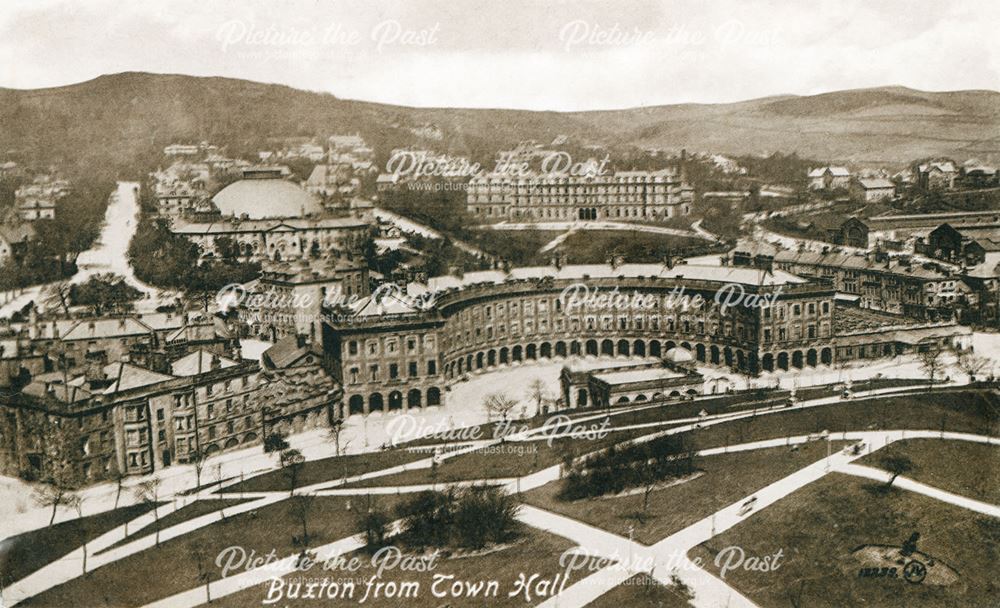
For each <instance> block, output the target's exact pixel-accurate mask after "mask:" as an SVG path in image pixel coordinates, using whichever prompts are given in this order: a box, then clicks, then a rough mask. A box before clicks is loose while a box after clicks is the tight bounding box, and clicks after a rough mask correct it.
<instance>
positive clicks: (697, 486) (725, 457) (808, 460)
mask: <svg viewBox="0 0 1000 608" xmlns="http://www.w3.org/2000/svg"><path fill="white" fill-rule="evenodd" d="M832 444H833V445H832V446H831V447H832V449H833V450H837V449H840V448H842V447H843V446H844V445H846V444H845V443H842V442H837V441H834V442H832ZM826 451H827V446H826V442H824V441H816V442H812V443H808V444H805V445H802V446H800V447H799V449H798V450H796V451H792V450H791V449H790V448H787V447H780V448H768V449H764V450H753V451H750V452H736V453H733V454H718V455H715V456H705V457H700V458H696V459H695V467H696V468H698V469H699V470H701V471H703V472H704V474H703V475H701V476H700V477H698V478H696V479H692V480H690V481H687V482H685V483H681V484H678V485H675V486H671V487H666V488H661V489H658V490H654V491H653V492H652V494H650V496H649V508H648V511H647V513H646V515H645V517H644V520H645V521H644V523H639V522H638V521H637V520H636V517H635V516H636V515H637V514H641V513H642V504H643V496H642V493H641V492H640V493H638V494H633V495H631V496H620V497H602V498H596V499H584V500H575V501H564V500H560V499H559V497H558V495H559V492H560V491H561V490H562V486H563V482H562V481H561V480H560V481H554V482H552V483H549V484H546V485H544V486H542V487H540V488H536V489H534V490H531V491H530V492H526V493H525V494H524V500H525V502H527V503H528V504H531V505H534V506H536V507H539V508H542V509H546V510H549V511H554V512H556V513H561V514H563V515H566V516H567V517H572V518H574V519H579V520H580V521H583V522H586V523H588V524H590V525H592V526H595V527H597V528H601V529H604V530H607V531H609V532H613V533H615V534H624V533H625V530H626V529H627V528H628V527H629V526H630V525H634V526H635V531H634V538H635V540H637V541H638V542H641V543H644V544H647V545H652V544H654V543H656V542H658V541H660V540H662V539H663V538H665V537H667V536H669V535H670V534H673V533H674V532H677V531H679V530H682V529H684V528H686V527H687V526H690V525H691V524H693V523H695V522H697V521H699V520H701V519H703V518H705V517H708V516H709V515H711V514H712V513H714V512H715V511H718V510H719V509H721V508H722V507H724V506H726V505H728V504H730V503H733V502H735V501H737V500H739V499H741V498H743V497H744V496H747V495H749V494H752V493H753V492H755V491H757V490H759V489H760V488H763V487H764V486H766V485H768V484H770V483H773V482H775V481H777V480H779V479H781V478H782V477H786V476H788V475H790V474H792V473H794V472H795V471H797V470H799V469H801V468H802V467H804V466H806V465H809V464H812V463H813V462H816V461H817V460H819V459H821V458H824V457H826Z"/></svg>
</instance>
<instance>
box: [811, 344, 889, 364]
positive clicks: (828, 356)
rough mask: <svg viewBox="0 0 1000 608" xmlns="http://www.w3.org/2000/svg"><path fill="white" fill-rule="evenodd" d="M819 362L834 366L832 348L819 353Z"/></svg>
mask: <svg viewBox="0 0 1000 608" xmlns="http://www.w3.org/2000/svg"><path fill="white" fill-rule="evenodd" d="M887 346H888V345H887ZM819 360H820V361H821V362H822V363H823V365H830V364H832V363H833V351H832V350H831V349H830V348H824V349H823V350H821V351H820V353H819Z"/></svg>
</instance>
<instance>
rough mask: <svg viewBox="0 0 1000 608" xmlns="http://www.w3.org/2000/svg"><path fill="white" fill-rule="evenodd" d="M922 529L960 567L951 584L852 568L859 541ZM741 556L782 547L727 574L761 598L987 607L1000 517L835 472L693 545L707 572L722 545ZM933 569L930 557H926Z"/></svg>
mask: <svg viewBox="0 0 1000 608" xmlns="http://www.w3.org/2000/svg"><path fill="white" fill-rule="evenodd" d="M913 532H919V533H920V539H919V541H918V543H917V549H918V550H919V551H920V552H923V553H925V554H927V555H929V556H932V557H933V558H934V559H935V560H936V561H937V562H941V563H943V564H947V566H950V567H951V568H953V569H954V570H955V571H957V572H958V575H959V576H958V579H957V581H955V582H953V583H952V584H949V585H940V584H929V581H930V580H931V578H930V575H928V579H927V581H925V582H924V583H909V582H907V581H905V580H904V579H903V578H902V577H897V578H895V579H892V578H862V577H859V571H860V569H861V567H863V566H864V565H865V563H864V562H862V561H861V560H859V559H857V558H856V557H855V556H854V555H853V552H854V550H855V549H857V548H859V547H861V546H862V545H868V544H873V545H892V546H896V547H898V546H900V545H901V544H902V542H903V541H904V540H906V539H907V538H908V537H909V536H910V535H911V534H912V533H913ZM734 545H735V546H739V547H741V548H742V549H743V550H744V551H745V554H746V555H747V556H764V555H773V554H774V553H775V552H776V551H777V550H778V549H781V550H782V552H783V557H782V559H781V562H780V563H781V566H780V568H778V569H777V570H774V571H771V572H755V571H747V570H744V569H742V568H740V569H734V570H731V571H729V572H728V573H727V575H726V579H725V580H726V582H727V583H729V584H730V585H732V586H733V587H735V588H736V589H738V590H739V591H740V592H741V593H743V594H744V595H746V596H747V597H749V598H750V599H751V600H753V601H754V602H755V603H757V604H758V605H760V606H789V605H791V603H790V600H789V595H788V594H789V592H793V593H796V594H797V593H798V592H799V584H800V581H804V583H803V584H802V588H801V603H800V604H799V605H801V606H808V607H809V608H814V607H815V608H825V607H829V608H843V607H845V606H906V607H907V608H938V607H940V608H953V607H955V606H962V607H963V608H988V607H989V608H993V607H995V606H996V605H997V597H1000V582H998V581H997V578H996V575H997V572H998V571H1000V520H997V519H995V518H989V517H986V516H983V515H979V514H978V513H973V512H971V511H967V510H965V509H962V508H960V507H955V506H952V505H949V504H947V503H944V502H941V501H938V500H935V499H933V498H929V497H927V496H923V495H921V494H917V493H914V492H907V491H905V490H897V489H895V488H893V489H891V490H889V491H885V489H884V484H881V483H877V482H873V481H871V480H868V479H860V478H857V477H851V476H848V475H841V474H836V473H833V474H831V475H829V476H827V477H824V478H823V479H820V480H818V481H816V482H814V483H812V484H810V485H808V486H806V487H804V488H802V489H800V490H799V491H798V492H795V493H794V494H792V495H790V496H788V497H786V498H785V499H783V500H781V501H779V502H778V503H776V504H774V505H771V506H770V507H768V508H767V509H765V510H763V511H761V512H759V513H757V514H755V515H754V516H753V517H750V518H748V519H747V520H746V521H744V522H742V523H740V524H739V525H738V526H736V527H734V528H731V529H729V530H727V531H726V532H724V533H722V534H720V535H719V536H717V537H715V538H713V539H711V540H710V541H709V542H707V543H705V544H703V545H699V546H698V547H695V548H693V549H692V550H691V552H690V553H689V555H690V556H691V557H700V558H701V559H702V562H703V564H704V565H705V567H707V568H708V569H709V570H710V571H712V572H713V573H718V568H717V567H716V566H715V564H714V558H715V555H716V554H717V552H718V551H720V550H721V549H722V548H725V547H729V546H734ZM931 570H932V571H933V566H931Z"/></svg>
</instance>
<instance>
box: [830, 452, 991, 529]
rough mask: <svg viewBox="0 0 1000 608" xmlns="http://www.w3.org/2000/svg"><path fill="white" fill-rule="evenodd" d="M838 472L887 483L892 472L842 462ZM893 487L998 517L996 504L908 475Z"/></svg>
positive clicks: (899, 478)
mask: <svg viewBox="0 0 1000 608" xmlns="http://www.w3.org/2000/svg"><path fill="white" fill-rule="evenodd" d="M835 470H836V471H837V472H838V473H846V474H848V475H855V476H857V477H865V478H867V479H874V480H876V481H883V482H886V483H888V482H889V479H891V478H892V474H890V473H889V472H887V471H883V470H882V469H877V468H875V467H868V466H864V465H859V464H843V465H840V466H838V467H837V468H836V469H835ZM892 485H893V487H895V488H901V489H903V490H909V491H910V492H916V493H918V494H923V495H924V496H930V497H931V498H934V499H936V500H940V501H941V502H946V503H948V504H951V505H955V506H956V507H962V508H963V509H968V510H970V511H975V512H976V513H982V514H983V515H989V516H990V517H1000V507H998V506H996V505H991V504H990V503H988V502H982V501H979V500H973V499H971V498H966V497H965V496H962V495H960V494H954V493H952V492H948V491H945V490H941V489H939V488H935V487H934V486H929V485H927V484H924V483H920V482H919V481H916V480H913V479H910V478H909V477H903V476H902V475H900V476H899V477H897V478H896V481H894V482H893V484H892Z"/></svg>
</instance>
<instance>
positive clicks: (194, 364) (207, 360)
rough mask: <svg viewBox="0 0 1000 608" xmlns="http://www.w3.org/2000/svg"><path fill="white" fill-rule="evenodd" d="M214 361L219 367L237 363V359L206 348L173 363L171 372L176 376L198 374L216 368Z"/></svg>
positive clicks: (231, 365) (222, 367)
mask: <svg viewBox="0 0 1000 608" xmlns="http://www.w3.org/2000/svg"><path fill="white" fill-rule="evenodd" d="M213 363H215V364H217V366H218V369H225V368H227V367H233V366H234V365H237V363H236V361H233V360H232V359H227V358H226V357H220V356H218V355H216V354H215V353H210V352H207V351H204V350H197V351H195V352H193V353H191V354H189V355H186V356H184V357H181V358H180V359H178V360H176V361H174V362H173V363H171V364H170V373H172V374H173V375H175V376H197V375H198V374H203V373H205V372H207V371H211V370H212V369H215V367H213Z"/></svg>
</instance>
